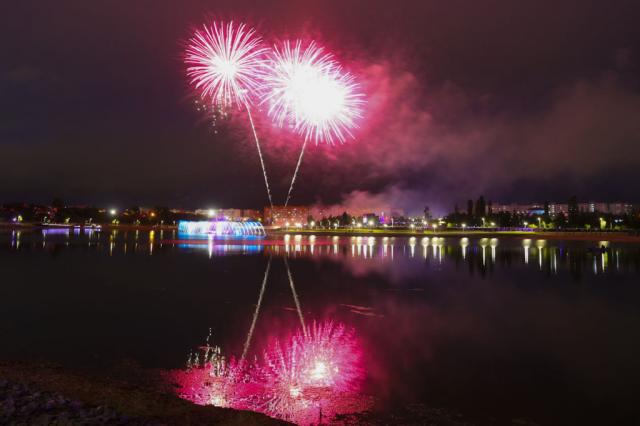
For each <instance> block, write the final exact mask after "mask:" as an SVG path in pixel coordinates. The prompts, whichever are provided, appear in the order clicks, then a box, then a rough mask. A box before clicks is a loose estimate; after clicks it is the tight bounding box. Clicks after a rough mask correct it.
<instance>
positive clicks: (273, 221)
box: [263, 206, 309, 226]
mask: <svg viewBox="0 0 640 426" xmlns="http://www.w3.org/2000/svg"><path fill="white" fill-rule="evenodd" d="M263 217H264V223H265V224H267V225H273V226H296V225H298V224H300V225H305V224H306V223H307V218H308V217H309V208H308V207H304V206H286V207H285V206H273V207H265V208H264V216H263Z"/></svg>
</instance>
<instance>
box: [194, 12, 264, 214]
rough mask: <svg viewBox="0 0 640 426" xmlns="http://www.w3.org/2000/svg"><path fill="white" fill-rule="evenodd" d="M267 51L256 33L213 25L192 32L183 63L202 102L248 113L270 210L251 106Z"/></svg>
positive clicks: (223, 25) (229, 24)
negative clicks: (202, 99) (205, 101)
mask: <svg viewBox="0 0 640 426" xmlns="http://www.w3.org/2000/svg"><path fill="white" fill-rule="evenodd" d="M266 52H267V49H266V48H264V47H262V39H261V38H260V37H258V36H256V34H255V30H253V29H251V28H248V29H247V28H246V27H245V25H244V24H239V25H237V26H234V23H233V22H229V23H228V24H226V25H225V24H223V23H215V22H214V23H213V25H212V26H210V27H207V26H204V27H203V29H202V30H198V31H196V32H195V34H194V36H193V37H192V38H191V39H190V40H189V45H188V47H187V51H186V57H185V62H186V63H187V65H188V67H187V75H188V76H189V77H190V78H191V83H192V84H193V85H194V86H195V88H196V89H198V90H200V91H201V96H202V97H203V98H209V99H211V101H212V103H213V104H214V106H216V105H219V106H220V107H221V108H223V109H225V108H227V107H233V106H236V107H238V108H242V107H244V108H245V109H246V111H247V115H248V118H249V122H250V123H251V130H252V131H253V137H254V139H255V141H256V147H257V149H258V156H259V157H260V165H261V166H262V173H263V175H264V180H265V185H266V187H267V195H268V197H269V203H270V204H271V206H273V201H272V198H271V189H270V188H269V179H268V177H267V169H266V167H265V164H264V159H263V157H262V150H261V149H260V141H259V140H258V134H257V133H256V128H255V125H254V123H253V117H252V115H251V110H250V104H251V101H252V96H254V95H255V94H256V93H257V91H258V89H259V88H260V86H261V83H262V80H263V75H264V72H263V68H264V56H265V54H266Z"/></svg>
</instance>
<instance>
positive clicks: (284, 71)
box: [262, 40, 364, 144]
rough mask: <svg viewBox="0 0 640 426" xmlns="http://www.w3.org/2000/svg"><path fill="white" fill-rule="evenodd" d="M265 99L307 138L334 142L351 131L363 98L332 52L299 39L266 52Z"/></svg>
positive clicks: (279, 119)
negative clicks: (303, 42)
mask: <svg viewBox="0 0 640 426" xmlns="http://www.w3.org/2000/svg"><path fill="white" fill-rule="evenodd" d="M265 64H266V75H265V87H266V90H265V91H263V94H262V102H263V103H267V104H268V115H269V116H270V117H271V118H272V119H273V120H274V121H275V123H277V124H278V125H279V126H283V125H285V124H286V125H290V126H292V127H293V129H294V131H295V132H296V133H298V134H300V135H302V136H303V137H304V138H305V140H313V141H314V142H315V143H316V144H317V143H319V142H327V143H334V142H335V141H336V140H337V141H340V142H344V141H345V140H346V138H347V137H348V136H349V137H353V134H352V130H353V129H354V128H355V127H356V126H357V123H356V121H357V119H358V118H359V117H361V115H362V113H361V110H362V105H363V103H364V99H363V96H362V94H360V93H358V85H357V84H356V82H355V79H354V78H353V76H352V75H351V74H349V73H347V72H345V71H344V70H343V69H342V67H341V66H340V65H339V64H338V62H337V61H336V60H335V59H334V57H333V55H332V54H331V53H328V52H326V51H325V49H324V48H322V47H320V46H318V45H317V44H315V43H313V42H312V43H309V44H308V45H306V46H305V47H303V44H302V42H301V41H300V40H298V41H296V42H295V43H291V42H290V41H285V42H284V43H282V45H275V46H274V47H273V49H272V50H271V52H270V53H269V55H268V60H267V61H266V62H265Z"/></svg>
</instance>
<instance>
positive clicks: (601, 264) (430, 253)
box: [0, 228, 638, 278]
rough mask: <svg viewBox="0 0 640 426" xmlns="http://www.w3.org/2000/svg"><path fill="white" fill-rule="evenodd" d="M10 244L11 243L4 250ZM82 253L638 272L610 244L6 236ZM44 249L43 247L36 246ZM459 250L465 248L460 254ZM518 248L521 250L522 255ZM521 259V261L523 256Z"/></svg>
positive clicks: (54, 232)
mask: <svg viewBox="0 0 640 426" xmlns="http://www.w3.org/2000/svg"><path fill="white" fill-rule="evenodd" d="M2 241H5V243H2ZM78 245H80V246H82V245H84V246H85V247H88V248H95V249H96V250H98V251H102V250H105V253H106V254H107V255H109V256H115V255H136V254H147V255H149V256H155V255H158V254H161V253H163V252H166V251H167V250H168V251H173V250H178V251H182V252H200V251H203V252H205V253H206V254H207V256H208V257H209V258H213V257H214V256H223V255H233V254H261V253H262V254H263V255H270V254H271V255H276V256H283V255H291V256H295V257H298V256H307V257H311V258H319V259H320V258H325V257H326V258H331V259H335V260H338V261H344V262H346V263H347V264H351V263H352V260H353V261H358V260H359V261H366V262H369V261H374V262H379V261H388V262H398V261H402V262H406V261H414V262H422V263H424V264H425V265H426V267H432V268H435V267H436V266H438V267H439V266H442V265H447V264H452V263H453V264H459V263H460V262H462V263H467V264H468V265H469V268H468V271H469V273H474V272H475V271H477V270H479V271H480V272H481V273H482V274H484V273H487V272H488V273H491V272H492V271H493V270H494V267H496V266H498V267H500V268H507V267H514V266H517V265H522V266H525V267H526V266H528V265H529V264H530V261H531V260H532V259H531V258H532V256H533V258H534V260H533V261H534V265H535V266H536V269H537V270H538V271H541V272H546V273H548V274H551V275H558V274H560V273H562V272H563V271H565V270H568V271H570V272H571V273H572V274H573V275H574V276H576V277H578V278H579V277H580V276H581V274H583V273H590V274H592V275H599V274H605V273H614V272H620V271H622V270H628V269H629V268H630V267H632V266H633V265H637V262H638V260H637V259H638V251H637V250H635V249H634V247H635V246H633V245H629V244H623V243H615V244H613V245H612V244H611V242H610V241H598V242H567V241H547V240H545V239H535V240H532V239H528V238H525V239H518V238H500V239H499V238H495V237H494V238H478V239H471V238H468V237H462V238H444V237H437V236H434V237H426V236H425V237H420V238H418V237H409V238H401V237H388V236H385V237H373V236H338V235H329V236H325V235H308V236H307V235H302V234H285V235H283V236H271V237H267V239H265V240H233V239H231V240H218V239H213V238H207V237H204V238H199V239H180V238H177V239H176V233H175V231H167V230H163V229H150V230H146V231H141V230H135V231H127V230H118V229H112V230H97V229H93V228H76V229H74V228H47V229H43V230H11V231H7V232H4V233H0V249H2V247H4V248H5V249H6V248H8V249H11V250H16V251H21V250H27V249H28V250H34V249H36V248H37V249H40V250H45V251H51V250H53V251H57V250H60V248H61V246H64V247H70V246H78ZM36 246H37V247H36ZM456 246H457V247H459V249H456ZM518 247H520V248H519V249H518ZM518 252H519V254H518Z"/></svg>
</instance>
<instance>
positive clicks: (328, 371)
mask: <svg viewBox="0 0 640 426" xmlns="http://www.w3.org/2000/svg"><path fill="white" fill-rule="evenodd" d="M207 352H209V353H210V352H211V350H210V348H207ZM213 353H214V354H215V356H214V357H208V358H206V359H207V360H206V361H205V362H203V363H202V365H200V366H196V368H191V369H189V370H187V371H177V372H173V373H172V374H171V375H170V377H169V379H170V380H171V381H172V382H175V383H176V384H177V385H178V389H179V390H178V393H179V395H180V396H181V397H182V398H185V399H187V400H189V401H192V402H194V403H196V404H201V405H215V406H221V407H231V408H236V409H244V410H252V411H259V412H263V413H265V414H268V415H270V416H274V417H278V418H282V419H286V420H293V421H295V422H297V423H302V424H309V423H313V422H317V421H318V416H319V413H322V415H323V416H333V415H335V414H338V413H349V412H354V411H359V410H360V411H361V410H363V409H365V408H367V407H368V406H369V405H370V400H369V399H368V398H365V397H362V396H360V395H359V394H358V392H357V391H358V390H359V387H360V384H361V382H362V380H363V379H364V369H363V367H362V350H361V347H360V344H359V341H358V339H357V338H356V337H355V333H354V331H353V330H350V329H347V328H346V327H345V326H344V325H342V324H334V323H333V322H322V323H315V322H314V323H313V325H312V326H311V327H308V328H307V333H306V334H305V333H304V332H303V331H302V330H301V329H300V330H298V331H296V332H295V333H292V334H291V335H290V336H289V338H287V339H285V340H284V341H277V340H274V341H273V342H272V343H271V345H269V347H268V348H267V349H266V350H265V351H264V353H263V355H262V357H261V358H258V359H256V360H255V362H253V363H237V362H235V361H233V360H231V361H230V362H227V361H226V360H225V359H224V357H222V356H221V355H220V352H219V350H217V349H216V350H214V351H213Z"/></svg>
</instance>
